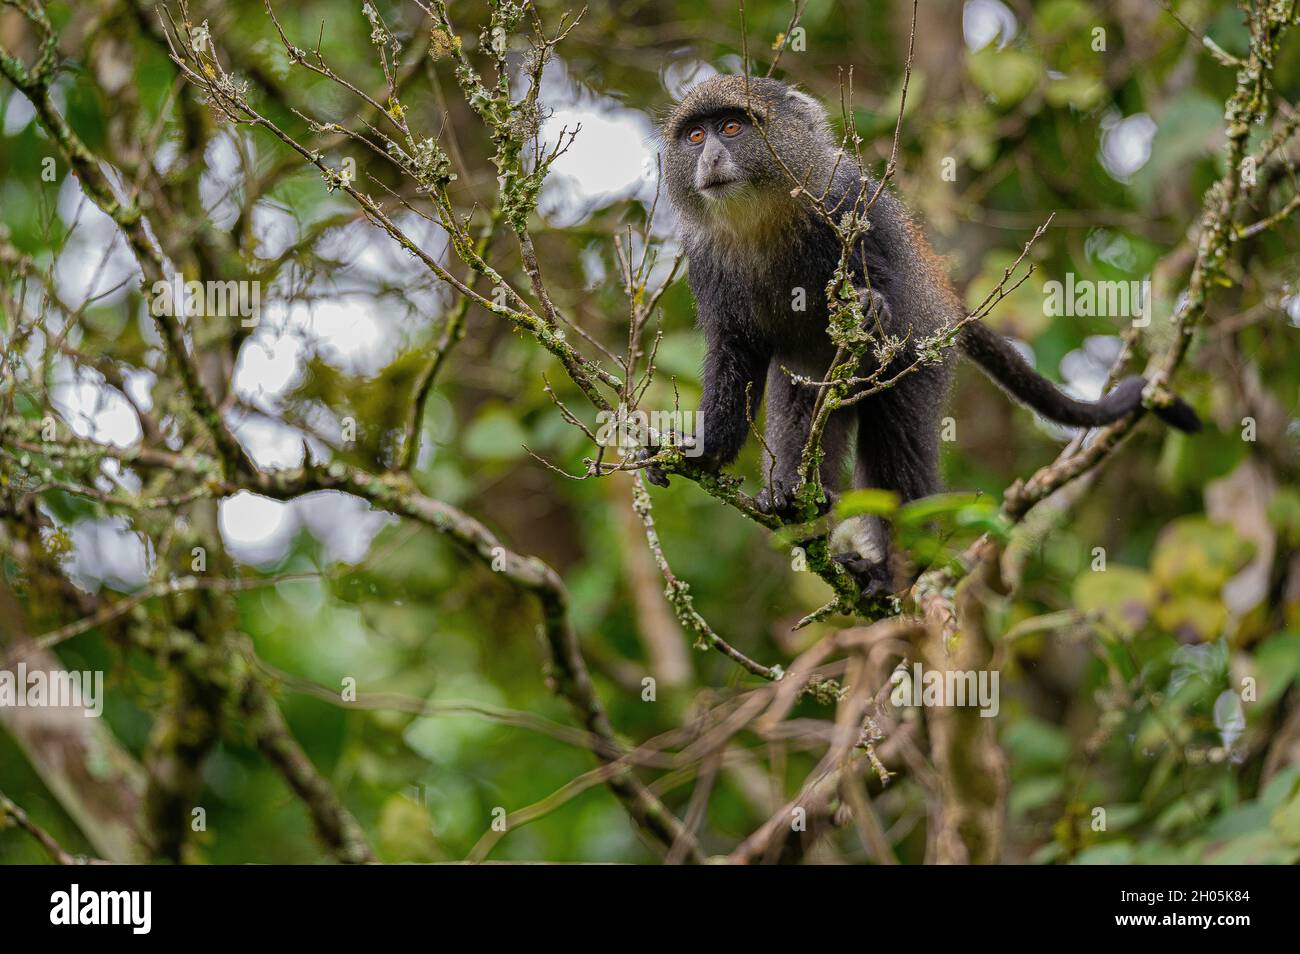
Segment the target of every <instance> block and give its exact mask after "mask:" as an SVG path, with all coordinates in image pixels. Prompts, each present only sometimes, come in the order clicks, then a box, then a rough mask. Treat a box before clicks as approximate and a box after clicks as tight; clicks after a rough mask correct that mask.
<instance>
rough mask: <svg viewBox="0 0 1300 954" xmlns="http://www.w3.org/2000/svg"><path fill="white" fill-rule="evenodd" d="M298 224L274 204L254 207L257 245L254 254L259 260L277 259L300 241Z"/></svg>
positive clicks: (254, 228)
mask: <svg viewBox="0 0 1300 954" xmlns="http://www.w3.org/2000/svg"><path fill="white" fill-rule="evenodd" d="M298 231H299V230H298V222H297V220H295V219H294V217H293V216H292V215H290V214H289V213H288V212H286V211H285V210H284V209H282V208H280V207H279V206H278V205H275V204H274V203H272V202H265V201H263V202H259V203H257V205H255V206H253V235H254V237H255V238H256V239H257V244H256V245H255V246H254V247H253V254H254V255H256V256H258V257H259V258H277V257H278V256H280V255H283V254H284V252H285V251H286V250H287V249H288V248H289V247H290V246H291V245H293V243H294V242H296V241H298Z"/></svg>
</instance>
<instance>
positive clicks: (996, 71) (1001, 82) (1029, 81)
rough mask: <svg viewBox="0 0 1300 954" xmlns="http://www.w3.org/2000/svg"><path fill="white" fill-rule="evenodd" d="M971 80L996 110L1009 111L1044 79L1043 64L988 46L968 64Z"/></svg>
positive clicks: (1025, 55) (1029, 56) (1017, 52)
mask: <svg viewBox="0 0 1300 954" xmlns="http://www.w3.org/2000/svg"><path fill="white" fill-rule="evenodd" d="M967 66H968V68H969V70H970V75H971V79H972V80H974V81H975V85H976V86H978V87H979V88H980V89H982V90H984V92H986V93H988V95H989V97H990V98H991V99H992V100H993V102H994V103H995V104H997V106H999V107H1000V108H1002V109H1010V108H1011V107H1012V106H1014V105H1016V103H1018V102H1020V101H1021V100H1022V99H1024V98H1025V97H1026V96H1028V95H1029V94H1030V93H1031V92H1032V91H1033V89H1034V87H1035V86H1037V85H1038V78H1039V77H1040V76H1042V75H1043V64H1042V63H1040V62H1039V61H1038V58H1037V57H1035V56H1034V55H1033V54H1031V53H1027V52H1025V51H1023V50H1011V49H1007V50H999V49H995V48H994V47H991V46H988V47H985V48H984V49H982V50H980V51H979V52H978V53H976V54H974V55H973V56H971V57H970V59H969V60H968V61H967Z"/></svg>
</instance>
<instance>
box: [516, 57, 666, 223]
mask: <svg viewBox="0 0 1300 954" xmlns="http://www.w3.org/2000/svg"><path fill="white" fill-rule="evenodd" d="M541 100H542V103H543V105H544V106H545V107H547V108H549V109H551V110H553V112H552V113H551V115H550V116H549V117H548V118H547V119H546V121H545V122H544V123H543V124H542V129H541V138H542V143H543V147H544V148H545V149H547V150H548V151H549V150H550V149H551V148H552V147H553V146H554V145H555V143H556V142H558V141H559V138H560V133H561V131H562V130H564V129H566V128H567V129H568V131H569V132H572V131H574V130H575V129H577V128H578V126H581V127H582V129H581V130H580V131H579V132H578V136H577V139H575V140H574V142H573V144H572V145H571V146H569V148H568V151H567V152H565V153H564V155H562V156H560V158H559V159H557V160H556V161H555V164H554V165H553V166H551V172H550V175H549V176H547V179H546V185H545V186H544V187H543V189H542V195H541V200H540V202H539V203H538V209H539V211H540V212H541V213H542V214H543V215H545V216H547V217H548V218H550V219H552V220H553V221H554V222H555V224H557V225H572V224H575V223H577V222H580V221H582V220H583V219H584V218H586V217H587V216H588V215H590V214H591V213H592V212H594V211H596V210H597V209H600V208H604V207H605V206H607V205H610V204H612V203H614V202H618V201H620V200H623V199H630V198H638V199H641V200H643V201H650V200H651V199H653V197H654V189H655V150H654V147H653V142H652V141H653V138H654V134H655V128H654V123H653V122H651V120H650V117H649V116H648V115H646V114H645V113H643V112H641V111H640V110H636V109H628V108H627V107H626V106H623V105H622V104H621V103H619V101H618V100H616V99H613V98H611V97H608V96H601V95H600V94H598V93H595V92H593V91H592V90H590V89H588V88H587V87H585V86H583V85H582V84H580V83H578V82H576V81H574V80H573V79H572V78H571V77H570V76H569V74H568V72H567V69H566V68H565V66H564V64H563V61H561V60H558V59H556V60H552V61H551V63H550V64H548V65H547V68H546V72H545V73H544V74H543V76H542V93H541ZM565 142H566V143H567V142H568V134H567V133H566V134H565Z"/></svg>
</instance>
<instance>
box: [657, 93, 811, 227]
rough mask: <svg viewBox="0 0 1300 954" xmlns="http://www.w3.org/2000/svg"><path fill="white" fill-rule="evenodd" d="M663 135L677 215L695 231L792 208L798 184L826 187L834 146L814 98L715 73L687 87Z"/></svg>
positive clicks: (750, 222) (748, 222)
mask: <svg viewBox="0 0 1300 954" xmlns="http://www.w3.org/2000/svg"><path fill="white" fill-rule="evenodd" d="M662 133H663V140H664V166H665V172H666V173H667V178H668V195H669V197H670V198H671V199H672V202H673V205H674V206H675V207H676V209H677V211H678V213H679V214H680V215H681V216H682V217H683V219H685V220H686V223H687V224H688V225H689V226H691V227H693V228H704V229H709V228H717V227H724V228H726V229H727V231H729V232H732V233H736V232H738V231H740V230H746V229H748V228H750V227H751V226H757V225H760V224H763V223H767V224H772V216H774V215H778V214H780V213H781V212H783V211H785V210H790V211H792V210H793V209H795V208H797V204H796V203H794V202H793V201H792V200H791V195H790V193H791V190H793V189H794V188H795V187H796V186H797V185H800V184H803V183H805V182H807V184H808V187H809V188H810V189H814V190H816V189H820V188H822V187H824V186H825V184H826V177H827V176H828V175H829V166H830V162H831V159H830V157H833V156H834V154H835V152H836V149H837V145H836V143H835V140H834V136H833V135H832V133H831V130H830V127H829V125H828V123H827V120H826V111H825V110H824V109H823V108H822V106H821V104H820V103H818V102H817V100H815V99H813V98H812V97H811V96H809V95H808V94H807V93H805V92H803V91H801V90H798V89H795V88H794V87H792V86H788V85H786V84H785V83H782V82H779V81H777V80H773V79H766V78H760V77H750V79H749V81H748V83H746V81H745V77H743V76H715V77H713V78H712V79H709V80H706V81H705V82H703V83H700V84H699V85H697V86H694V87H692V88H691V90H690V91H689V92H687V94H686V96H685V97H684V98H683V99H682V101H681V102H680V103H678V104H677V107H676V108H675V109H674V110H673V111H672V113H671V114H670V115H669V116H668V118H667V120H665V121H664V123H663V127H662ZM773 153H775V155H773ZM778 157H779V159H778ZM810 173H811V176H810V175H809V174H810ZM792 176H793V177H795V180H797V181H795V180H792V178H791V177H792Z"/></svg>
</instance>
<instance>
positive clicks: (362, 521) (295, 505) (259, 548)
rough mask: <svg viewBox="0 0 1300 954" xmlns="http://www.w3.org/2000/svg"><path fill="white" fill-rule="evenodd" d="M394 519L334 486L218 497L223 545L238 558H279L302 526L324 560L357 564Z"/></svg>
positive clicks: (269, 560) (258, 561) (263, 561)
mask: <svg viewBox="0 0 1300 954" xmlns="http://www.w3.org/2000/svg"><path fill="white" fill-rule="evenodd" d="M396 519H397V518H396V517H394V516H393V515H392V514H388V513H385V512H383V511H382V510H374V509H373V508H371V506H370V504H369V503H367V502H366V501H364V500H362V499H361V498H360V497H354V496H352V495H351V494H345V493H341V492H339V491H334V490H325V491H320V492H317V493H312V494H307V495H305V496H302V497H296V498H295V499H293V500H291V501H287V502H286V501H280V500H272V499H270V498H269V497H262V496H259V495H257V494H253V493H249V492H248V491H240V492H239V493H237V494H235V495H234V496H233V497H227V498H226V499H224V500H222V501H221V504H220V515H219V526H220V528H221V539H222V540H223V541H224V543H225V545H226V548H227V549H228V550H229V551H230V554H231V555H232V556H233V557H234V558H235V559H236V560H238V561H240V562H241V563H248V564H254V565H265V564H268V563H275V562H278V561H279V560H281V559H283V558H284V556H285V554H286V553H288V551H289V547H290V546H291V545H292V543H293V539H294V537H295V536H296V535H297V534H298V532H299V531H300V530H302V529H306V530H307V531H308V532H310V533H311V535H312V536H313V537H315V538H316V539H317V540H318V541H319V542H320V544H321V546H322V547H323V548H324V550H325V557H326V559H327V560H328V561H330V562H339V563H351V564H355V563H360V562H361V561H362V560H364V559H365V557H366V554H367V553H369V552H370V545H371V544H372V543H373V542H374V539H375V536H376V535H377V534H378V533H379V531H380V530H382V529H383V528H384V526H385V525H386V524H388V523H391V522H393V521H395V520H396Z"/></svg>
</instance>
